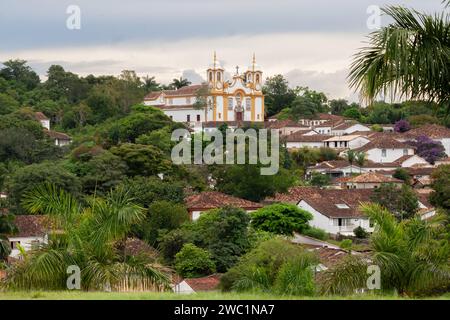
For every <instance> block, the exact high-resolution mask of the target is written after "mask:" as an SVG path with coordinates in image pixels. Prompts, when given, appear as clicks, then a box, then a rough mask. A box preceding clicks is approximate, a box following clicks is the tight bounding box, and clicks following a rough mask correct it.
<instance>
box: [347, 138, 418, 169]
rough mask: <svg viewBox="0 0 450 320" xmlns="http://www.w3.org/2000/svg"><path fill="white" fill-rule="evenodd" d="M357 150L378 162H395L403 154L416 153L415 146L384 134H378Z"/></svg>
mask: <svg viewBox="0 0 450 320" xmlns="http://www.w3.org/2000/svg"><path fill="white" fill-rule="evenodd" d="M354 150H355V151H356V152H364V153H366V155H367V159H368V160H370V161H373V162H377V163H386V162H387V163H389V162H395V161H396V160H398V159H400V158H401V157H403V156H408V155H414V148H413V147H412V146H410V145H408V144H406V143H402V142H399V141H397V140H395V139H393V138H390V137H388V136H384V135H378V136H375V137H373V139H372V140H371V141H370V142H369V143H367V144H365V145H363V146H362V147H360V148H357V149H354Z"/></svg>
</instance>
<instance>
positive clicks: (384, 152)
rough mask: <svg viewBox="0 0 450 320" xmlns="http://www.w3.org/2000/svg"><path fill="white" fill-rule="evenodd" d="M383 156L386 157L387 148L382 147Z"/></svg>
mask: <svg viewBox="0 0 450 320" xmlns="http://www.w3.org/2000/svg"><path fill="white" fill-rule="evenodd" d="M381 156H382V157H383V158H386V149H381Z"/></svg>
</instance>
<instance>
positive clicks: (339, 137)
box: [325, 134, 367, 142]
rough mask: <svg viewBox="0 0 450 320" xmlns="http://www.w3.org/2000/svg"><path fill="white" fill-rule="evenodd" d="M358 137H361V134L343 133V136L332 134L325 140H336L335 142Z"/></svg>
mask: <svg viewBox="0 0 450 320" xmlns="http://www.w3.org/2000/svg"><path fill="white" fill-rule="evenodd" d="M359 137H361V136H359V135H356V134H349V135H343V136H332V137H331V138H329V139H326V140H325V141H330V142H333V141H337V142H339V141H352V140H354V139H356V138H359ZM363 138H365V139H367V137H363Z"/></svg>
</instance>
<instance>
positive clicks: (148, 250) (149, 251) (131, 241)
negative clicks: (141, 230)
mask: <svg viewBox="0 0 450 320" xmlns="http://www.w3.org/2000/svg"><path fill="white" fill-rule="evenodd" d="M124 252H125V255H128V256H137V255H144V256H149V257H156V256H157V255H158V251H157V250H156V249H154V248H153V247H151V246H150V245H149V244H148V243H147V242H145V241H143V240H140V239H138V238H127V240H126V241H125V247H124Z"/></svg>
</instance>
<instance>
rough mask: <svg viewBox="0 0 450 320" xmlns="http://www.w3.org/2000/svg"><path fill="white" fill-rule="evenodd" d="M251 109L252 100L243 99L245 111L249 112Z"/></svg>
mask: <svg viewBox="0 0 450 320" xmlns="http://www.w3.org/2000/svg"><path fill="white" fill-rule="evenodd" d="M251 107H252V99H251V98H245V109H246V110H247V111H250V109H251Z"/></svg>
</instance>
